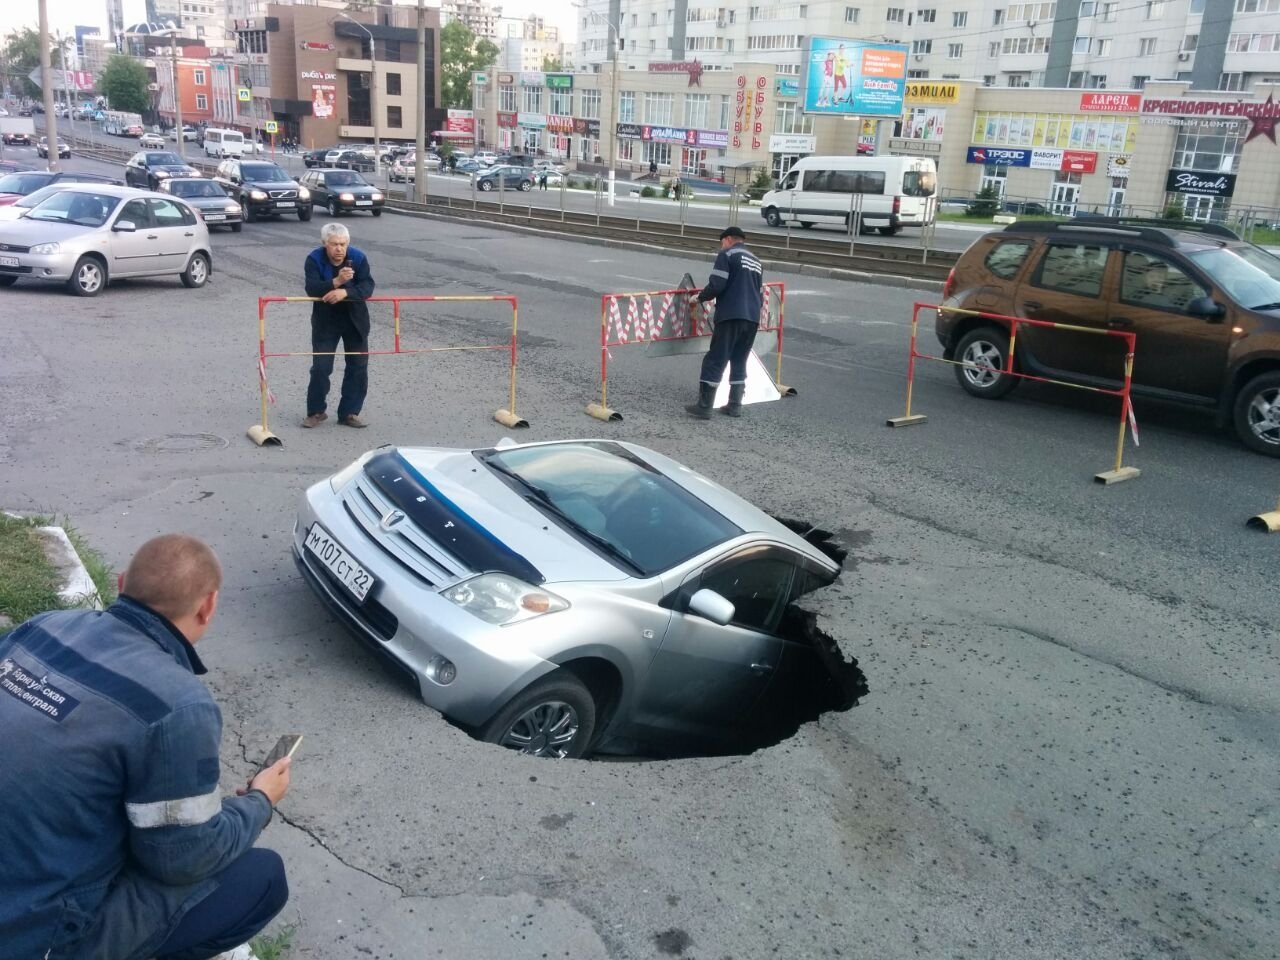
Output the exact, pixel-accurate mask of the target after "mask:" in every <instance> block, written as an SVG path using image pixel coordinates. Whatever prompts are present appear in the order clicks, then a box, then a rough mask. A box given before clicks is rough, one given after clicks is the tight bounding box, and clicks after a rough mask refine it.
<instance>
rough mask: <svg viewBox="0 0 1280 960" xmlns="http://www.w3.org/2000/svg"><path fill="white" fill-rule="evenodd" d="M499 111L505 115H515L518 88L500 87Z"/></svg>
mask: <svg viewBox="0 0 1280 960" xmlns="http://www.w3.org/2000/svg"><path fill="white" fill-rule="evenodd" d="M498 109H499V110H501V111H503V112H504V113H515V112H516V110H517V109H519V108H518V107H517V106H516V88H515V87H499V88H498Z"/></svg>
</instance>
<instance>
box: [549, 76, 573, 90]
mask: <svg viewBox="0 0 1280 960" xmlns="http://www.w3.org/2000/svg"><path fill="white" fill-rule="evenodd" d="M547 87H548V89H551V90H572V89H573V74H572V73H548V74H547Z"/></svg>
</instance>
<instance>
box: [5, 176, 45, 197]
mask: <svg viewBox="0 0 1280 960" xmlns="http://www.w3.org/2000/svg"><path fill="white" fill-rule="evenodd" d="M52 177H53V174H52V173H11V174H9V175H8V176H7V177H0V193H21V194H28V193H30V192H31V191H33V190H39V189H40V188H41V187H43V186H44V185H45V184H46V183H48V182H49V180H50V179H51V178H52Z"/></svg>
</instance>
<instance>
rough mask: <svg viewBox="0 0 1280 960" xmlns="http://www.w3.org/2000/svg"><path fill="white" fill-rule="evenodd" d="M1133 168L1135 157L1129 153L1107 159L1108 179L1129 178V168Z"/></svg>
mask: <svg viewBox="0 0 1280 960" xmlns="http://www.w3.org/2000/svg"><path fill="white" fill-rule="evenodd" d="M1131 166H1133V157H1131V156H1129V155H1128V154H1127V153H1122V154H1120V155H1119V156H1114V157H1108V158H1107V176H1108V177H1127V176H1129V168H1130V167H1131Z"/></svg>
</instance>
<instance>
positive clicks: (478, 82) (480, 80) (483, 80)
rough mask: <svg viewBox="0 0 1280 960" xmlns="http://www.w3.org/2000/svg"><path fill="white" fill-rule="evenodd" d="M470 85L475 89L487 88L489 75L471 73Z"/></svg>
mask: <svg viewBox="0 0 1280 960" xmlns="http://www.w3.org/2000/svg"><path fill="white" fill-rule="evenodd" d="M471 83H472V84H473V85H474V86H477V87H487V86H488V85H489V75H488V74H487V73H473V74H472V75H471Z"/></svg>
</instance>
